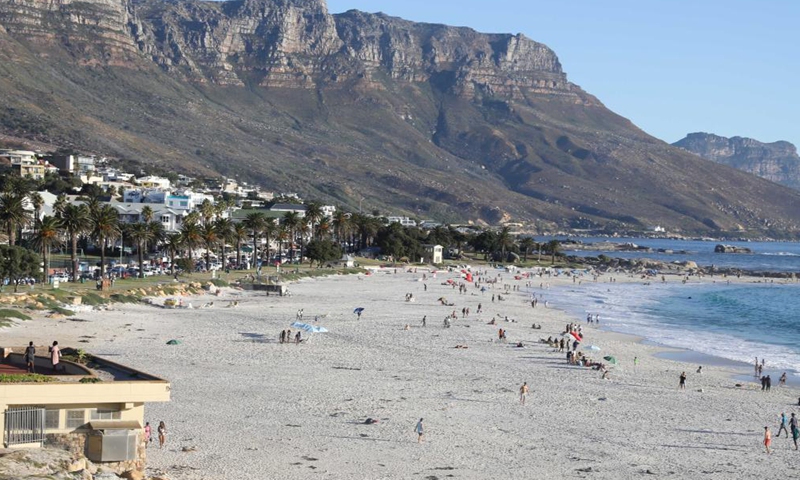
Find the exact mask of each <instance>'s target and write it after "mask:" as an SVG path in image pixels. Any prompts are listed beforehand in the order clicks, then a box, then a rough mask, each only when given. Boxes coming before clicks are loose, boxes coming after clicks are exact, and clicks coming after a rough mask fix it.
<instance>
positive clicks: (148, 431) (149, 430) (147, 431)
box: [144, 422, 153, 448]
mask: <svg viewBox="0 0 800 480" xmlns="http://www.w3.org/2000/svg"><path fill="white" fill-rule="evenodd" d="M152 434H153V427H151V426H150V422H147V423H145V424H144V448H147V445H148V444H150V442H152V441H153V438H152Z"/></svg>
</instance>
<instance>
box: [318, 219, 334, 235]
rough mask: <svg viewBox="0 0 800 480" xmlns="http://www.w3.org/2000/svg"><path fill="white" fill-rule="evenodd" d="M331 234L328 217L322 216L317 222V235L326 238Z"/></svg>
mask: <svg viewBox="0 0 800 480" xmlns="http://www.w3.org/2000/svg"><path fill="white" fill-rule="evenodd" d="M330 234H331V221H330V220H329V219H328V217H323V218H322V220H320V221H319V223H318V224H317V235H319V236H320V237H322V238H328V236H329V235H330Z"/></svg>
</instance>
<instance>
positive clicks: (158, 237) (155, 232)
mask: <svg viewBox="0 0 800 480" xmlns="http://www.w3.org/2000/svg"><path fill="white" fill-rule="evenodd" d="M147 229H148V230H150V240H149V241H148V242H149V245H158V243H159V242H161V241H162V240H164V236H165V235H166V232H165V231H164V225H163V224H162V223H161V222H157V221H153V222H148V223H147ZM148 242H145V244H144V251H145V252H149V251H150V248H149V246H148Z"/></svg>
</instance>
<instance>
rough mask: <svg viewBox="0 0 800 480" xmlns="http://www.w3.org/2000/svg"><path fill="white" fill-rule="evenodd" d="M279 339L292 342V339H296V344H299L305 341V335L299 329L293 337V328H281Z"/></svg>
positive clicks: (282, 341)
mask: <svg viewBox="0 0 800 480" xmlns="http://www.w3.org/2000/svg"><path fill="white" fill-rule="evenodd" d="M279 339H280V342H281V343H292V341H294V343H295V344H297V345H299V344H300V342H302V341H303V336H302V334H301V333H300V330H298V331H297V333H296V334H295V335H294V338H292V329H291V328H287V329H286V330H281V334H280V336H279Z"/></svg>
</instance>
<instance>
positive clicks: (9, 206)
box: [0, 192, 30, 245]
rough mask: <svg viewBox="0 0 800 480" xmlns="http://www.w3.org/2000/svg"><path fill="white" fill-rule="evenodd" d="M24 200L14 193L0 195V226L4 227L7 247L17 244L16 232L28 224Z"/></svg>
mask: <svg viewBox="0 0 800 480" xmlns="http://www.w3.org/2000/svg"><path fill="white" fill-rule="evenodd" d="M24 198H25V197H24V196H23V195H20V194H18V193H16V192H5V193H3V194H1V195H0V224H1V225H3V226H4V227H5V230H6V235H8V244H9V245H14V244H15V243H17V230H18V229H19V228H20V227H22V226H24V225H27V224H28V223H29V222H30V217H29V216H28V212H26V211H25V203H24Z"/></svg>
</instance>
